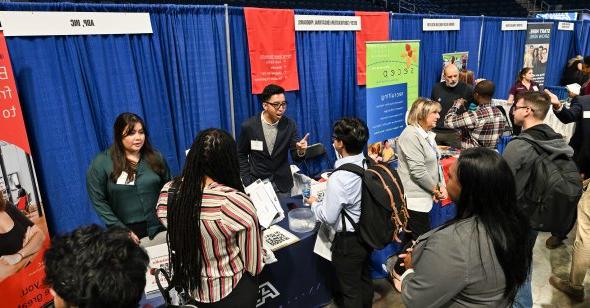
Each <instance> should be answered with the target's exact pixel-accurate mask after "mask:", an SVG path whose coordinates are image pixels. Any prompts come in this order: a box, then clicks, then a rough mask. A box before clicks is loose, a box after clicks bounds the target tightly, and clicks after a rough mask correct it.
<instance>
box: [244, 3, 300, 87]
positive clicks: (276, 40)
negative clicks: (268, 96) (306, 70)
mask: <svg viewBox="0 0 590 308" xmlns="http://www.w3.org/2000/svg"><path fill="white" fill-rule="evenodd" d="M244 16H245V17H246V32H247V34H248V51H249V54H250V72H251V77H252V93H253V94H259V93H262V90H263V89H264V87H266V86H267V85H268V84H271V83H274V84H277V85H279V86H281V87H283V88H284V89H285V90H286V91H293V90H299V80H298V76H297V53H296V50H295V14H294V11H293V10H275V9H258V8H244Z"/></svg>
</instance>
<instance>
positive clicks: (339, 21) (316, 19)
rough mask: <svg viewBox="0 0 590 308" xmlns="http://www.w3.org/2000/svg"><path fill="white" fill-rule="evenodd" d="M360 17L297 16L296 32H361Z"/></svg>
mask: <svg viewBox="0 0 590 308" xmlns="http://www.w3.org/2000/svg"><path fill="white" fill-rule="evenodd" d="M360 30H361V17H360V16H321V15H295V31H360Z"/></svg>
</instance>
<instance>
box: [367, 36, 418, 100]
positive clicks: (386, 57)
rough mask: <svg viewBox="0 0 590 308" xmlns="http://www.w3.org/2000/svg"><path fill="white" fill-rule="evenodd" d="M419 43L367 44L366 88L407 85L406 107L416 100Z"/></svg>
mask: <svg viewBox="0 0 590 308" xmlns="http://www.w3.org/2000/svg"><path fill="white" fill-rule="evenodd" d="M419 50H420V41H391V42H379V43H367V88H375V87H381V86H387V85H394V84H400V83H406V84H407V97H406V98H407V106H408V107H409V106H411V105H412V103H413V102H414V100H416V98H418V67H419V66H418V65H419V60H418V59H419V58H420V55H419Z"/></svg>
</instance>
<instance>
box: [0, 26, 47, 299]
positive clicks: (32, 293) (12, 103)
mask: <svg viewBox="0 0 590 308" xmlns="http://www.w3.org/2000/svg"><path fill="white" fill-rule="evenodd" d="M0 166H1V168H0V170H1V173H0V193H1V196H0V197H1V198H4V199H6V200H8V201H9V203H11V205H9V206H10V207H11V210H10V211H7V213H12V215H11V214H9V217H11V219H12V220H13V223H14V224H15V225H16V224H22V222H21V219H14V218H12V217H18V216H20V218H22V220H25V221H30V222H31V223H32V225H34V227H31V228H32V229H31V230H32V231H35V230H38V231H37V232H33V233H31V234H29V235H26V236H25V237H24V238H22V239H19V242H17V243H7V242H6V241H7V240H3V241H4V242H2V241H0V246H3V247H4V245H7V246H8V247H19V249H18V250H16V251H11V252H10V253H8V254H6V255H4V256H9V255H17V252H19V251H20V250H21V249H22V247H24V246H25V245H30V246H29V247H33V248H34V251H32V252H31V253H29V254H26V255H24V256H23V258H22V259H20V261H19V262H17V263H14V264H8V263H6V262H0V298H1V299H2V304H1V305H2V307H41V306H43V305H44V304H46V303H48V302H50V301H51V300H52V296H51V294H50V293H49V289H47V288H45V286H44V284H43V279H44V278H45V269H44V266H43V253H44V251H45V250H46V249H47V247H48V246H49V234H48V232H47V222H46V220H45V215H44V212H43V206H42V203H41V198H40V195H39V188H38V185H37V179H36V177H35V172H34V171H33V168H34V167H33V161H32V159H31V151H30V147H29V141H28V138H27V133H26V130H25V123H24V120H23V114H22V110H21V106H20V102H19V98H18V93H17V91H16V83H15V80H14V74H13V73H12V66H11V65H10V56H9V54H8V48H7V46H6V41H5V39H4V33H3V32H2V31H0ZM12 209H14V211H12ZM22 227H23V228H27V225H23V226H22ZM35 247H39V248H35ZM5 249H9V248H2V250H3V251H4V250H5ZM27 249H29V248H27ZM16 260H18V258H15V261H16Z"/></svg>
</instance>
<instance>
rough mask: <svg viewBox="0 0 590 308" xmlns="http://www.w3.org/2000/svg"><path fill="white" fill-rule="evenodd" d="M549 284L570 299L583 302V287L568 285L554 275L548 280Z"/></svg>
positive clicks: (567, 282)
mask: <svg viewBox="0 0 590 308" xmlns="http://www.w3.org/2000/svg"><path fill="white" fill-rule="evenodd" d="M549 283H550V284H551V285H552V286H554V287H555V288H556V289H558V290H559V291H561V292H563V293H565V294H566V295H567V296H569V297H570V298H571V299H573V300H575V301H577V302H583V301H584V287H575V286H572V285H571V284H570V282H569V281H567V280H564V279H561V278H559V277H557V276H555V275H552V276H551V278H549Z"/></svg>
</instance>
